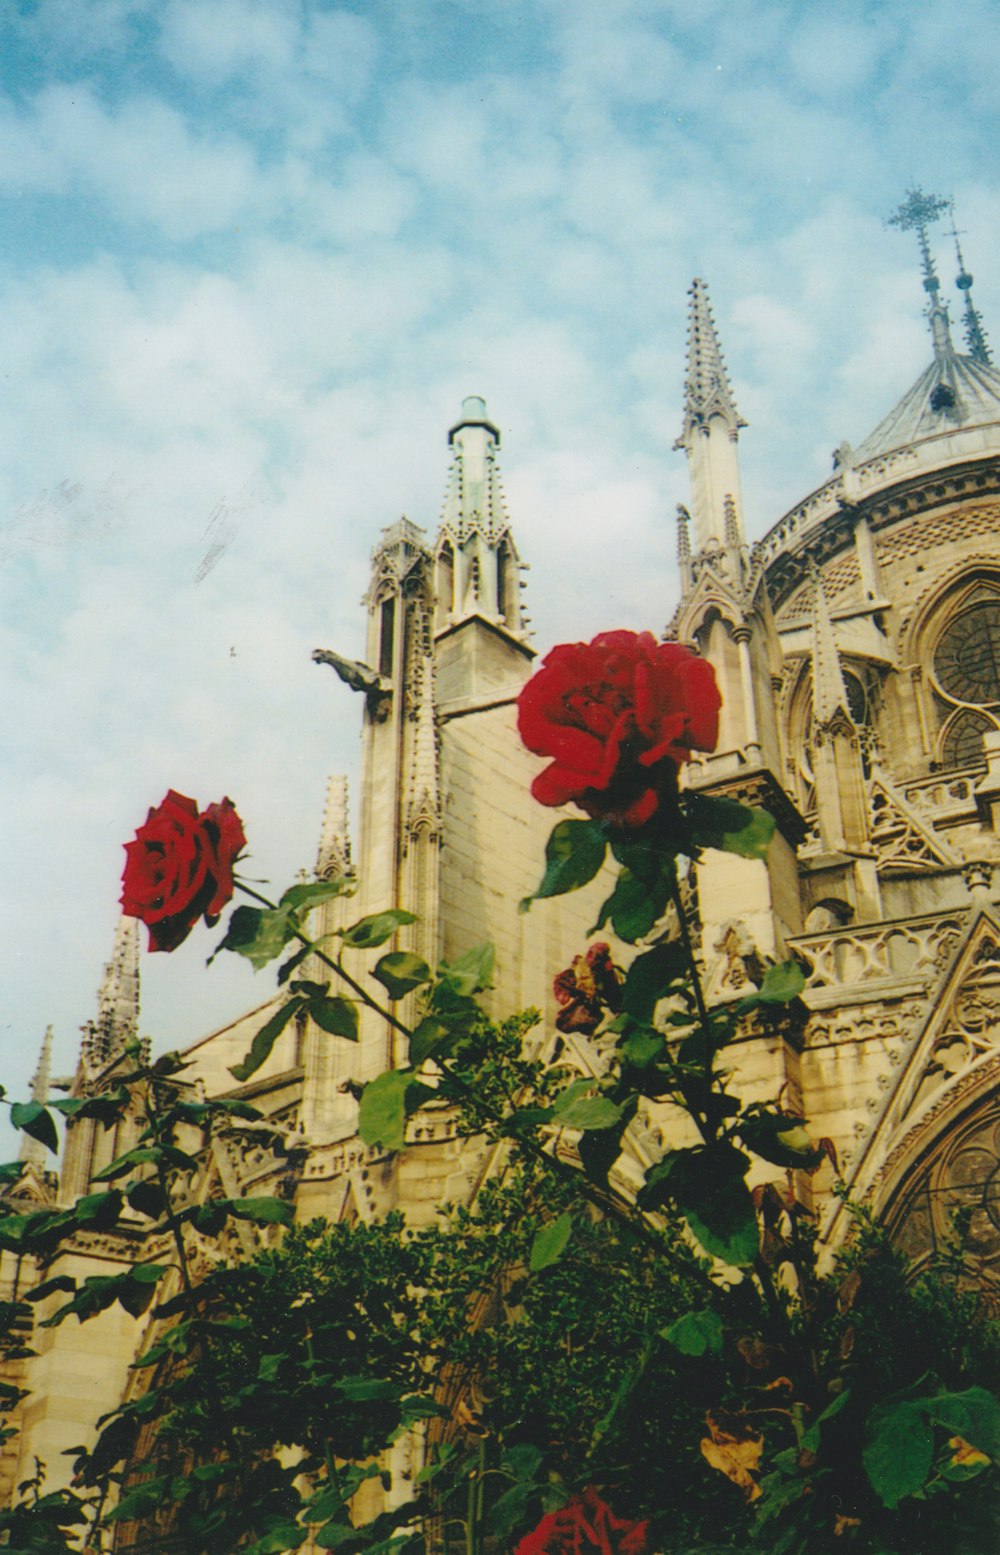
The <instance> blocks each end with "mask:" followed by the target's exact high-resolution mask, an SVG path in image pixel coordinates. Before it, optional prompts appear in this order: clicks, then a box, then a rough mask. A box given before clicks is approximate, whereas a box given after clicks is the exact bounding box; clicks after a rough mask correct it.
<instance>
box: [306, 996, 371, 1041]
mask: <svg viewBox="0 0 1000 1555" xmlns="http://www.w3.org/2000/svg"><path fill="white" fill-rule="evenodd" d="M306 1013H307V1014H308V1015H310V1016H311V1017H312V1019H313V1020H314V1021H315V1022H316V1024H317V1026H320V1027H321V1028H322V1029H323V1031H328V1032H330V1034H331V1035H332V1036H334V1037H346V1038H347V1040H348V1042H357V1040H358V1007H357V1005H356V1004H355V1003H354V1000H353V999H345V998H344V997H343V996H342V995H341V994H339V993H335V994H331V995H330V996H329V997H328V996H327V995H326V994H316V995H314V996H313V998H311V999H310V1000H309V1004H308V1007H307V1011H306Z"/></svg>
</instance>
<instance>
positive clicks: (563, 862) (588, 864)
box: [521, 821, 608, 912]
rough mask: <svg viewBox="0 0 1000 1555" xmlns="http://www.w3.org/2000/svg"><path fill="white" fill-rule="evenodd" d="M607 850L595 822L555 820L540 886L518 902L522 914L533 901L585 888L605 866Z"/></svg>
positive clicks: (605, 842) (546, 851) (605, 841)
mask: <svg viewBox="0 0 1000 1555" xmlns="http://www.w3.org/2000/svg"><path fill="white" fill-rule="evenodd" d="M607 847H608V844H607V839H606V837H605V835H604V833H603V832H602V830H601V828H600V826H599V825H598V824H597V822H596V821H557V822H556V824H555V826H554V827H553V828H552V831H551V833H550V834H549V840H548V842H547V843H546V844H545V873H544V874H543V876H542V880H541V884H540V885H539V886H538V888H537V890H535V891H534V892H533V893H532V895H531V896H526V897H525V898H524V900H523V901H522V902H521V911H522V912H526V911H527V909H528V908H529V907H530V906H531V904H532V902H535V901H539V900H541V899H543V898H544V897H547V896H563V895H565V893H566V892H567V891H578V890H579V889H580V887H581V886H585V885H586V884H587V883H588V881H590V880H593V878H594V876H595V875H596V874H597V871H598V870H599V869H600V867H601V865H602V864H603V863H604V856H605V854H606V852H607Z"/></svg>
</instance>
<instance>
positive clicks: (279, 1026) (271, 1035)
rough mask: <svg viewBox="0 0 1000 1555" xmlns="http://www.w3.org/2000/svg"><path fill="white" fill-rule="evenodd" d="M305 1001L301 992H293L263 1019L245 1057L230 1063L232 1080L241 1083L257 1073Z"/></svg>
mask: <svg viewBox="0 0 1000 1555" xmlns="http://www.w3.org/2000/svg"><path fill="white" fill-rule="evenodd" d="M305 1003H306V999H305V996H304V995H303V994H293V995H292V997H291V998H290V999H289V1000H288V1002H287V1004H283V1005H282V1006H281V1008H280V1009H278V1010H275V1012H274V1014H273V1015H272V1016H271V1018H270V1020H268V1021H265V1023H264V1025H263V1026H261V1028H260V1030H259V1031H258V1033H257V1035H256V1036H255V1037H254V1039H253V1041H252V1042H251V1044H250V1051H249V1053H248V1054H247V1056H246V1058H244V1059H243V1061H242V1062H241V1063H239V1064H230V1066H229V1073H230V1074H231V1075H232V1077H233V1079H234V1080H239V1082H240V1084H241V1085H242V1084H243V1082H244V1081H245V1080H249V1078H250V1076H251V1075H252V1074H256V1073H257V1070H258V1069H259V1068H260V1066H261V1065H262V1064H263V1063H266V1061H267V1059H268V1058H269V1057H270V1055H271V1049H272V1048H273V1047H274V1044H275V1043H276V1042H277V1040H278V1038H279V1037H280V1036H281V1033H282V1032H283V1031H284V1029H285V1027H286V1026H287V1025H288V1022H289V1021H290V1020H292V1019H293V1018H294V1017H295V1016H296V1015H297V1014H298V1012H299V1010H301V1009H302V1007H303V1005H304V1004H305Z"/></svg>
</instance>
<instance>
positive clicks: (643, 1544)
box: [514, 1485, 649, 1555]
mask: <svg viewBox="0 0 1000 1555" xmlns="http://www.w3.org/2000/svg"><path fill="white" fill-rule="evenodd" d="M648 1532H649V1522H648V1520H647V1521H643V1522H630V1521H629V1520H628V1518H625V1517H616V1516H615V1514H614V1513H613V1512H612V1510H611V1508H610V1507H609V1506H608V1504H607V1502H606V1501H605V1500H603V1498H602V1497H601V1496H600V1495H599V1494H598V1493H597V1491H596V1490H595V1489H594V1487H593V1486H592V1485H588V1486H587V1488H586V1489H585V1490H583V1491H581V1492H580V1494H579V1495H578V1496H574V1497H573V1499H572V1501H570V1502H569V1504H568V1505H567V1506H564V1507H560V1509H559V1511H558V1512H549V1514H548V1516H546V1517H543V1518H542V1520H541V1522H540V1523H539V1524H538V1526H537V1528H535V1529H533V1530H532V1532H531V1533H529V1534H527V1535H526V1536H525V1537H524V1538H523V1539H522V1540H521V1542H520V1544H519V1545H518V1546H517V1549H516V1550H515V1552H514V1555H588V1552H589V1551H590V1550H599V1551H600V1552H601V1555H644V1552H645V1550H646V1549H647V1548H648V1545H649V1540H648Z"/></svg>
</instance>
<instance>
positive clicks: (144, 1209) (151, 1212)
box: [126, 1177, 166, 1221]
mask: <svg viewBox="0 0 1000 1555" xmlns="http://www.w3.org/2000/svg"><path fill="white" fill-rule="evenodd" d="M126 1197H128V1200H129V1205H131V1207H132V1210H137V1211H138V1214H146V1216H148V1218H149V1219H151V1221H159V1218H160V1216H162V1214H163V1211H165V1208H166V1200H165V1197H163V1190H162V1188H160V1185H159V1182H152V1180H151V1179H149V1177H140V1179H138V1182H134V1183H129V1190H128V1193H126Z"/></svg>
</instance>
